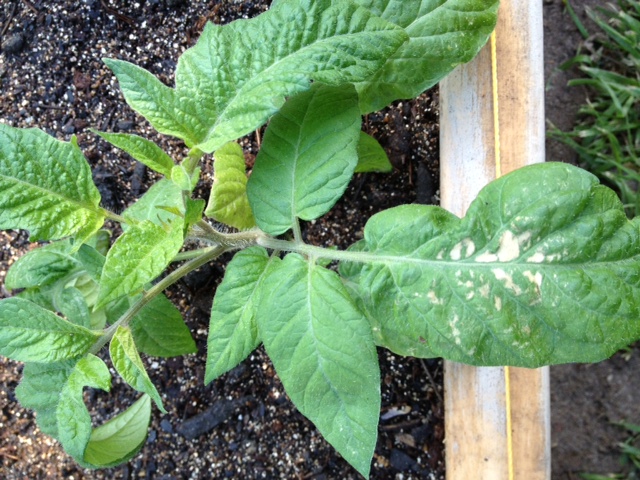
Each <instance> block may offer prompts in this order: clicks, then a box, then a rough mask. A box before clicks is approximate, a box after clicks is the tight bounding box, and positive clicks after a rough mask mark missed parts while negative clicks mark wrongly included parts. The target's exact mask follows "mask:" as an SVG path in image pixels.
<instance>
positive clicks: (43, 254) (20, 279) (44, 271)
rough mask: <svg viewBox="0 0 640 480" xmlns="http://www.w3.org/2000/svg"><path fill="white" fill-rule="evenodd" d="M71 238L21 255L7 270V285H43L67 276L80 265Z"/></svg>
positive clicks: (25, 286)
mask: <svg viewBox="0 0 640 480" xmlns="http://www.w3.org/2000/svg"><path fill="white" fill-rule="evenodd" d="M71 250H72V246H71V242H70V241H69V240H63V241H60V242H55V243H51V244H49V245H44V246H42V247H40V248H37V249H35V250H31V251H30V252H27V253H26V254H25V255H23V256H22V257H20V258H19V259H18V260H17V261H16V262H15V263H14V264H13V265H11V268H9V271H8V272H7V277H6V279H5V282H4V284H5V287H7V288H8V289H10V290H13V289H16V288H29V287H41V286H45V285H50V284H52V283H53V282H55V281H56V280H60V279H61V278H63V277H65V276H67V275H68V274H69V273H70V272H71V271H72V270H74V269H75V268H77V267H78V266H79V264H78V261H77V260H76V259H75V258H74V256H73V255H72V254H71Z"/></svg>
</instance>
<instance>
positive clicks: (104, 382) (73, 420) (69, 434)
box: [56, 354, 111, 466]
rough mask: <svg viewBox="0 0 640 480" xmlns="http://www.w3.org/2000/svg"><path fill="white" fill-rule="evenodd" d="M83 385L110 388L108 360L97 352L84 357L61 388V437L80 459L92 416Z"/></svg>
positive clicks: (58, 416)
mask: <svg viewBox="0 0 640 480" xmlns="http://www.w3.org/2000/svg"><path fill="white" fill-rule="evenodd" d="M84 387H91V388H99V389H101V390H105V391H107V392H108V391H109V390H110V389H111V374H110V373H109V369H108V368H107V366H106V365H105V363H104V362H103V361H102V360H100V359H99V358H98V357H96V356H95V355H91V354H89V355H87V356H86V357H83V358H81V359H80V360H79V361H78V363H77V364H76V365H75V367H74V368H73V371H72V372H71V374H70V375H69V377H68V378H67V382H66V383H65V384H64V386H63V387H62V389H61V390H60V396H59V401H58V405H57V407H56V418H57V423H58V440H60V443H61V444H62V446H63V447H64V449H65V451H66V452H67V453H68V454H69V455H71V456H72V457H73V458H74V459H75V460H76V461H77V462H78V463H80V464H81V465H83V466H88V465H87V464H86V463H85V462H84V452H85V449H86V447H87V444H88V443H89V439H90V438H91V416H90V415H89V412H88V411H87V407H86V405H85V404H84V401H83V398H82V390H83V388H84Z"/></svg>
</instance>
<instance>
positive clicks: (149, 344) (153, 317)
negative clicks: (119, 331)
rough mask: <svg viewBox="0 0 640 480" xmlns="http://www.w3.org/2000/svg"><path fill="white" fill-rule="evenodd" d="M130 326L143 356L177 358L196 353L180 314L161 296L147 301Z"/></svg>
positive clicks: (194, 345)
mask: <svg viewBox="0 0 640 480" xmlns="http://www.w3.org/2000/svg"><path fill="white" fill-rule="evenodd" d="M130 327H131V333H132V335H133V339H134V341H135V343H136V345H137V347H138V349H139V350H140V351H141V352H144V353H146V354H147V355H151V356H153V357H177V356H178V355H186V354H188V353H196V352H197V351H198V348H197V347H196V344H195V342H194V341H193V338H192V337H191V333H190V332H189V329H188V328H187V326H186V325H185V324H184V321H183V320H182V315H180V311H178V309H177V308H176V307H175V305H174V304H173V303H171V301H169V299H167V297H165V296H164V295H158V296H157V297H155V298H154V299H153V300H151V302H149V303H148V304H147V305H146V306H145V307H144V308H143V309H142V310H141V311H140V313H138V315H136V316H135V317H133V319H132V320H131V324H130Z"/></svg>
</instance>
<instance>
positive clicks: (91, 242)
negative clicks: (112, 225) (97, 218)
mask: <svg viewBox="0 0 640 480" xmlns="http://www.w3.org/2000/svg"><path fill="white" fill-rule="evenodd" d="M84 243H85V244H86V245H88V246H90V247H92V248H93V249H95V250H96V251H97V252H98V253H99V254H100V255H102V256H106V255H107V252H108V251H109V247H110V246H111V232H110V231H109V230H107V229H104V228H101V229H100V230H98V231H97V232H96V233H95V234H93V235H92V236H91V237H89V238H88V239H87V240H86V241H85V242H84Z"/></svg>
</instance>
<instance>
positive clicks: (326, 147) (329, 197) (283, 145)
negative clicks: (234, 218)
mask: <svg viewBox="0 0 640 480" xmlns="http://www.w3.org/2000/svg"><path fill="white" fill-rule="evenodd" d="M360 124H361V117H360V111H359V110H358V97H357V95H356V92H355V90H354V89H353V87H352V86H346V87H327V86H318V87H315V88H313V89H311V90H310V91H308V92H304V93H301V94H299V95H297V96H296V97H294V98H292V99H290V100H289V101H288V102H287V103H286V104H285V106H284V107H283V108H282V110H281V111H280V112H279V113H278V114H277V115H276V116H274V117H273V119H272V120H271V123H270V124H269V127H268V128H267V131H266V133H265V135H264V139H263V142H262V148H261V149H260V153H258V156H257V158H256V163H255V166H254V168H253V172H252V173H251V178H250V179H249V183H248V186H247V193H248V195H249V202H250V204H251V208H252V210H253V213H254V216H255V218H256V223H257V224H258V226H259V227H260V228H261V229H262V230H264V231H265V232H267V233H269V234H271V235H279V234H281V233H284V232H286V231H287V230H288V229H290V228H291V227H292V225H293V224H294V222H296V221H297V220H296V218H302V219H304V220H312V219H315V218H318V217H320V216H322V215H324V214H325V213H326V212H327V211H328V210H329V209H330V208H331V207H332V206H333V205H334V204H335V202H336V201H337V200H338V199H339V198H340V197H341V196H342V194H343V193H344V191H345V189H346V188H347V185H348V183H349V180H350V179H351V177H352V176H353V171H354V169H355V167H356V164H357V162H358V154H357V145H358V138H359V135H360V133H359V132H360Z"/></svg>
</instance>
